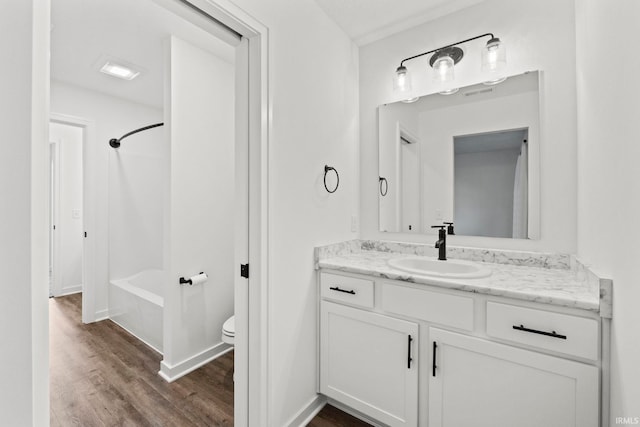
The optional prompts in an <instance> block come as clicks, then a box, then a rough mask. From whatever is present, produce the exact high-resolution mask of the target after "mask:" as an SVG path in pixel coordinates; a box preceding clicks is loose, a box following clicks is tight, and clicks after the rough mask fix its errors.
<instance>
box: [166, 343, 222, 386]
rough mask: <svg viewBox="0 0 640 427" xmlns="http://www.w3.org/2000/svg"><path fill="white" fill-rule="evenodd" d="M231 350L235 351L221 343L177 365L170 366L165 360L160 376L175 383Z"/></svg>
mask: <svg viewBox="0 0 640 427" xmlns="http://www.w3.org/2000/svg"><path fill="white" fill-rule="evenodd" d="M231 350H233V346H230V345H228V344H225V343H223V342H221V343H218V344H216V345H214V346H213V347H211V348H208V349H207V350H204V351H203V352H201V353H198V354H196V355H195V356H193V357H190V358H189V359H187V360H183V361H182V362H180V363H178V364H177V365H169V364H168V363H166V362H165V361H164V360H163V361H162V362H160V371H159V372H158V374H159V375H160V376H161V377H162V378H164V379H165V380H166V381H167V382H173V381H175V380H177V379H178V378H181V377H183V376H185V375H187V374H188V373H189V372H193V371H195V370H196V369H198V368H199V367H201V366H203V365H206V364H207V363H209V362H211V361H212V360H214V359H217V358H218V357H220V356H222V355H223V354H225V353H228V352H230V351H231Z"/></svg>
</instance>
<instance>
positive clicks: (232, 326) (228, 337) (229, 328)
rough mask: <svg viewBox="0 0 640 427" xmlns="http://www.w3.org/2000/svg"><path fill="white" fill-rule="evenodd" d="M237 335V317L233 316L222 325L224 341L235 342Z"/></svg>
mask: <svg viewBox="0 0 640 427" xmlns="http://www.w3.org/2000/svg"><path fill="white" fill-rule="evenodd" d="M235 336H236V317H235V316H231V317H230V318H228V319H227V320H226V321H225V322H224V324H223V325H222V341H223V342H226V343H227V344H233V339H234V338H235Z"/></svg>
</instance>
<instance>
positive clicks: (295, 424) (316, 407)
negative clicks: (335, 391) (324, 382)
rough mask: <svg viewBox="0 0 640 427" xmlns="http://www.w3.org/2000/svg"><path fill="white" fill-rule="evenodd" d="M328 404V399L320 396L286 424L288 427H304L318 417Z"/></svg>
mask: <svg viewBox="0 0 640 427" xmlns="http://www.w3.org/2000/svg"><path fill="white" fill-rule="evenodd" d="M326 404H327V398H326V397H324V396H322V395H320V394H318V395H316V396H315V397H314V398H313V399H311V400H310V401H309V403H307V404H306V405H305V406H304V407H303V408H302V409H300V410H299V411H298V413H297V414H296V415H294V416H293V418H291V420H289V422H288V423H287V424H286V425H287V426H288V427H304V426H306V425H307V424H309V423H310V422H311V420H312V419H313V418H314V417H315V416H316V415H318V413H319V412H320V411H321V410H322V408H324V407H325V405H326Z"/></svg>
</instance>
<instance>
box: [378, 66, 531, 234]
mask: <svg viewBox="0 0 640 427" xmlns="http://www.w3.org/2000/svg"><path fill="white" fill-rule="evenodd" d="M539 78H540V73H539V72H537V71H534V72H527V73H524V74H520V75H516V76H511V77H509V78H508V79H507V80H506V81H504V82H502V83H500V84H497V85H485V84H482V83H480V84H476V85H473V86H467V87H464V88H460V90H459V91H457V92H456V93H453V94H449V95H444V94H437V93H436V94H432V95H427V96H423V97H420V98H418V99H417V100H415V101H414V102H405V101H401V102H396V103H393V104H385V105H381V106H380V107H379V108H378V124H379V129H378V130H379V133H378V138H379V141H378V143H379V164H378V171H379V178H378V184H379V185H378V190H379V194H378V199H379V215H380V223H379V226H380V231H383V232H394V233H429V234H432V233H434V231H433V230H432V229H431V226H432V225H437V224H442V223H443V222H453V223H454V229H455V234H457V235H468V236H485V237H500V238H516V239H537V238H539V232H540V201H539V200H540V198H539V193H540V168H539V149H540V137H539V135H540V129H539V127H540V124H539V104H540V103H539V91H538V88H539Z"/></svg>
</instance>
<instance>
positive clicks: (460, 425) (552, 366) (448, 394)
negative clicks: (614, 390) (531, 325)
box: [429, 328, 599, 427]
mask: <svg viewBox="0 0 640 427" xmlns="http://www.w3.org/2000/svg"><path fill="white" fill-rule="evenodd" d="M429 337H430V340H431V344H432V345H431V346H430V347H431V348H432V354H431V357H430V360H431V363H432V365H431V366H430V368H431V369H430V372H429V426H430V427H467V426H469V427H472V426H473V427H513V426H518V427H540V426H545V427H597V426H598V407H599V397H598V381H599V379H598V369H597V368H596V367H595V366H590V365H585V364H582V363H578V362H573V361H570V360H566V359H561V358H558V357H552V356H547V355H544V354H540V353H536V352H533V351H529V350H522V349H518V348H515V347H511V346H507V345H502V344H496V343H493V342H490V341H486V340H483V339H478V338H472V337H468V336H465V335H460V334H456V333H452V332H447V331H443V330H440V329H435V328H431V329H430V330H429ZM433 343H435V345H436V346H434V345H433ZM434 355H435V356H434ZM434 357H435V361H434ZM434 366H435V369H434Z"/></svg>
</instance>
